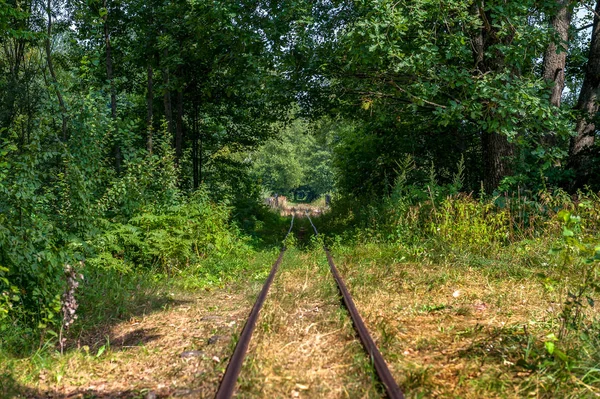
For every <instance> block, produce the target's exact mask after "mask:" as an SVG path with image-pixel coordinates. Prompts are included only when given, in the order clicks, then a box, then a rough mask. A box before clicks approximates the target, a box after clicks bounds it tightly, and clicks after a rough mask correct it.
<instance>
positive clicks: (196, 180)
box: [192, 105, 200, 190]
mask: <svg viewBox="0 0 600 399" xmlns="http://www.w3.org/2000/svg"><path fill="white" fill-rule="evenodd" d="M192 135H193V137H192V175H193V183H192V184H193V188H194V190H196V189H197V188H198V186H199V180H200V179H199V177H200V174H199V172H198V167H199V162H198V138H199V137H198V136H199V134H198V106H197V105H194V120H193V122H192Z"/></svg>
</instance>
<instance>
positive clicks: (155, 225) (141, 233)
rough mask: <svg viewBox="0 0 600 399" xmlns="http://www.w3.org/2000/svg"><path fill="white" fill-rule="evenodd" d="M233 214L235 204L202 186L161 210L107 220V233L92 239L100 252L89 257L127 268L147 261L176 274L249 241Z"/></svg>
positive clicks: (104, 265) (146, 264)
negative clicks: (124, 220) (219, 200)
mask: <svg viewBox="0 0 600 399" xmlns="http://www.w3.org/2000/svg"><path fill="white" fill-rule="evenodd" d="M229 216H230V209H229V208H227V207H226V206H224V205H222V204H221V205H217V204H214V203H211V202H210V200H209V199H208V195H207V193H206V192H202V191H200V192H197V193H195V194H194V195H193V196H192V197H191V198H189V199H187V200H185V201H183V202H182V203H181V204H178V205H174V206H171V207H168V208H165V209H164V211H162V212H160V213H150V212H143V213H140V214H137V215H135V216H134V217H132V218H131V219H130V220H129V221H128V222H127V223H106V227H105V231H104V233H103V234H102V235H100V236H99V237H96V238H94V239H93V240H92V241H91V242H90V245H91V246H92V247H94V248H95V249H96V251H97V255H96V256H94V257H92V258H90V259H89V260H88V262H89V263H90V264H91V265H92V266H94V267H98V268H101V269H109V270H115V271H119V272H123V273H127V272H131V271H133V270H135V269H136V268H137V267H146V268H154V269H157V270H160V271H161V272H164V273H168V274H172V273H174V272H177V271H180V270H181V269H183V268H186V267H188V266H190V264H193V263H197V262H200V261H201V260H202V259H204V258H206V257H209V256H210V257H219V258H222V257H224V256H226V255H228V254H229V253H231V252H233V253H238V251H243V250H244V246H243V245H242V242H241V241H240V239H239V233H238V232H237V231H236V230H235V229H234V228H232V227H231V226H230V224H229Z"/></svg>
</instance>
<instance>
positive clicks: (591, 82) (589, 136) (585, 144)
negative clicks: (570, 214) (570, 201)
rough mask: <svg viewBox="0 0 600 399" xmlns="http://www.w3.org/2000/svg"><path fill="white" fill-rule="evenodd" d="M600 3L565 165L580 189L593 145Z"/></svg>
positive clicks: (599, 61) (599, 85)
mask: <svg viewBox="0 0 600 399" xmlns="http://www.w3.org/2000/svg"><path fill="white" fill-rule="evenodd" d="M599 14H600V1H598V2H597V3H596V9H595V15H594V25H593V29H592V40H591V42H590V51H589V54H588V62H587V66H586V71H585V77H584V79H583V84H582V86H581V91H580V92H579V99H578V101H577V105H576V106H575V109H576V110H577V111H578V112H579V113H580V114H579V116H578V119H577V125H576V132H577V136H575V137H573V139H572V140H571V146H570V148H569V166H570V167H571V168H573V169H574V170H575V174H576V179H575V180H576V181H575V184H574V188H575V187H581V186H582V185H583V184H585V182H586V180H587V178H588V172H587V167H586V164H587V162H588V159H587V158H588V156H587V155H586V152H587V150H589V149H591V147H592V146H593V145H594V139H595V134H596V125H595V123H594V119H595V117H596V114H597V113H598V100H599V99H598V90H599V89H600V18H598V15H599Z"/></svg>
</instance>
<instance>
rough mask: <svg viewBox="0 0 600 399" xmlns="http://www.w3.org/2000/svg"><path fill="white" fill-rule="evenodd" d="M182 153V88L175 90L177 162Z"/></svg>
mask: <svg viewBox="0 0 600 399" xmlns="http://www.w3.org/2000/svg"><path fill="white" fill-rule="evenodd" d="M182 154H183V90H182V89H180V90H178V91H177V120H176V124H175V156H176V157H177V162H179V160H180V159H181V155H182Z"/></svg>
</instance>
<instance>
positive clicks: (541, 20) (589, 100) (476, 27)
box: [290, 1, 600, 194]
mask: <svg viewBox="0 0 600 399" xmlns="http://www.w3.org/2000/svg"><path fill="white" fill-rule="evenodd" d="M323 7H325V8H327V10H326V11H324V10H319V9H317V11H318V12H317V13H315V14H313V18H314V20H316V21H317V22H316V23H315V24H314V25H312V29H310V28H307V29H306V30H305V33H306V34H305V35H304V36H300V39H298V40H297V42H296V45H295V46H294V47H293V51H291V52H290V57H291V58H293V60H294V61H295V64H293V65H294V70H293V71H290V73H294V74H295V75H294V76H295V77H296V78H297V79H298V82H300V84H302V85H303V86H302V90H304V91H305V92H306V93H308V95H307V97H306V98H307V100H306V104H305V105H306V106H307V107H311V109H312V110H313V111H314V112H334V113H336V114H343V115H345V116H346V117H348V118H351V119H354V120H358V121H360V122H361V124H362V127H361V128H360V129H359V132H357V133H355V134H352V135H350V136H349V137H345V138H343V139H342V142H343V143H344V147H343V148H345V150H346V151H345V153H344V156H345V157H347V159H348V162H347V163H344V162H343V161H342V163H344V164H343V165H341V169H340V175H341V182H342V184H343V189H344V190H345V191H346V192H351V193H354V194H365V193H382V192H384V191H385V189H386V188H385V184H386V183H385V182H390V181H393V179H394V175H395V172H394V169H397V166H396V162H397V161H398V160H399V159H402V158H403V157H405V155H406V154H412V155H413V156H414V157H415V160H416V161H417V164H418V165H419V166H420V167H424V169H427V167H428V166H429V165H431V163H432V162H433V163H434V164H435V168H436V170H437V171H438V172H439V173H438V175H440V176H445V177H446V178H449V176H450V174H449V173H448V170H451V169H454V168H455V166H456V165H457V163H458V162H459V160H460V159H461V158H464V160H465V163H466V165H467V176H466V180H467V182H468V185H467V187H466V188H467V189H468V190H470V191H475V192H479V191H480V188H481V183H482V182H483V186H484V190H485V192H486V193H488V194H491V193H493V192H494V191H496V190H498V191H499V192H504V191H506V190H514V189H517V187H519V186H520V187H521V188H524V187H525V188H530V189H531V188H534V189H537V188H540V187H543V186H545V185H551V186H561V187H564V188H566V189H568V190H571V191H572V190H575V189H577V188H582V187H584V186H585V185H590V186H592V187H598V178H597V175H598V174H597V171H598V161H597V160H598V149H597V145H596V144H595V136H596V129H595V118H596V112H597V100H596V96H597V92H598V89H599V87H598V82H599V80H598V76H599V73H598V70H597V67H598V65H600V64H598V57H599V54H600V52H599V50H598V49H599V47H598V46H599V43H600V41H599V40H600V39H599V37H598V35H599V32H600V31H599V29H600V26H599V25H598V23H599V20H598V8H597V7H598V5H596V4H595V3H593V2H581V3H580V2H573V1H525V2H523V1H485V2H471V1H444V2H437V1H410V2H408V1H406V2H403V1H401V2H388V1H364V2H360V1H357V2H338V3H336V4H331V3H330V2H324V4H323ZM594 7H596V8H597V9H594ZM315 32H318V33H315ZM566 89H568V90H566ZM303 99H305V98H304V97H303ZM317 100H318V101H317ZM359 160H360V162H358V161H359ZM359 164H360V166H358V165H359ZM446 181H448V179H446Z"/></svg>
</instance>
